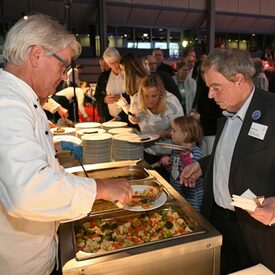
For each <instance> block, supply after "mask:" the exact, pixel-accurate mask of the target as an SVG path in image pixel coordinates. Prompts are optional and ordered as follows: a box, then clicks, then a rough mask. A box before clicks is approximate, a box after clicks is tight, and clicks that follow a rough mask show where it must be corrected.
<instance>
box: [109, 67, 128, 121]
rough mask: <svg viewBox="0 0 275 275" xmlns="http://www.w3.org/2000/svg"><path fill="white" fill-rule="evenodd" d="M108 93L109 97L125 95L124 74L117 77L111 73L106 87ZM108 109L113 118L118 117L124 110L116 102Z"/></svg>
mask: <svg viewBox="0 0 275 275" xmlns="http://www.w3.org/2000/svg"><path fill="white" fill-rule="evenodd" d="M106 93H107V95H122V94H123V93H125V80H124V76H123V74H122V73H120V74H118V75H116V74H114V73H113V71H111V73H110V75H109V78H108V82H107V85H106ZM108 109H109V113H110V115H111V116H113V117H115V116H117V115H118V114H119V113H120V112H121V110H122V108H121V107H120V106H118V105H117V104H116V102H114V103H110V104H108Z"/></svg>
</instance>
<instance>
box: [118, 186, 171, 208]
mask: <svg viewBox="0 0 275 275" xmlns="http://www.w3.org/2000/svg"><path fill="white" fill-rule="evenodd" d="M131 187H132V189H133V191H134V192H135V191H137V192H143V191H144V190H145V189H148V188H152V186H150V185H132V186H131ZM166 201H167V195H166V193H165V192H164V191H162V194H161V195H160V197H159V198H157V199H156V200H155V201H153V202H152V203H151V204H152V205H151V207H149V208H146V209H145V208H143V207H142V206H128V205H124V207H123V208H124V209H125V210H129V211H149V210H153V209H156V208H159V207H161V206H162V205H163V204H165V203H166Z"/></svg>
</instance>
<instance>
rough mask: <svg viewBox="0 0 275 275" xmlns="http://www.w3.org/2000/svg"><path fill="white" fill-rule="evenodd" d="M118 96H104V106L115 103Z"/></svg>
mask: <svg viewBox="0 0 275 275" xmlns="http://www.w3.org/2000/svg"><path fill="white" fill-rule="evenodd" d="M119 98H120V95H106V96H105V98H104V102H105V103H106V104H111V103H115V102H117V101H118V100H119Z"/></svg>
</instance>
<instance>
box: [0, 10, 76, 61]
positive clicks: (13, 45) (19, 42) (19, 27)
mask: <svg viewBox="0 0 275 275" xmlns="http://www.w3.org/2000/svg"><path fill="white" fill-rule="evenodd" d="M35 45H39V46H41V47H43V48H44V49H45V50H48V51H50V52H58V51H60V50H62V49H64V48H66V47H68V46H69V47H70V48H71V49H72V50H73V51H74V56H73V57H75V58H76V57H78V56H79V55H80V53H81V46H80V44H79V42H78V41H77V40H76V38H75V36H74V35H73V34H72V33H70V32H69V31H67V30H66V29H65V27H64V26H63V25H61V24H60V23H59V22H58V21H57V20H56V19H54V18H52V17H50V16H48V15H44V14H34V15H30V16H28V18H27V19H20V20H19V21H18V22H17V23H16V24H15V25H14V26H13V27H12V28H11V29H10V30H9V32H8V33H7V36H6V40H5V43H4V49H3V59H4V63H9V64H13V65H22V64H24V63H25V62H26V57H27V54H28V52H29V51H30V49H31V47H33V46H35Z"/></svg>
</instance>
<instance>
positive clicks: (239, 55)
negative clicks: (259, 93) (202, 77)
mask: <svg viewBox="0 0 275 275" xmlns="http://www.w3.org/2000/svg"><path fill="white" fill-rule="evenodd" d="M211 68H214V69H216V70H217V71H218V72H219V73H221V74H222V75H223V76H224V77H225V78H226V79H228V80H229V81H234V80H235V75H236V74H237V73H241V74H243V75H244V77H245V79H247V80H251V79H252V78H253V76H254V74H255V67H254V63H253V60H252V58H251V57H250V54H249V52H248V51H244V50H239V49H220V48H216V49H214V50H213V51H212V52H211V53H210V54H209V55H208V57H207V58H206V60H205V61H203V63H202V71H203V72H205V71H207V70H209V69H211Z"/></svg>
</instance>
